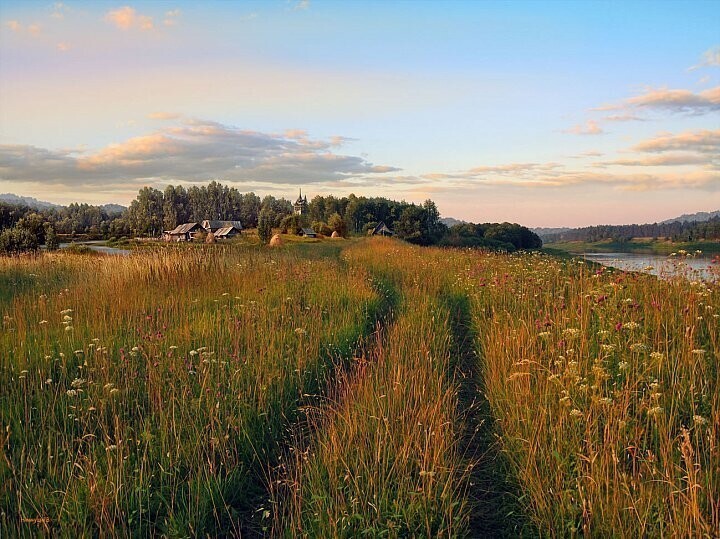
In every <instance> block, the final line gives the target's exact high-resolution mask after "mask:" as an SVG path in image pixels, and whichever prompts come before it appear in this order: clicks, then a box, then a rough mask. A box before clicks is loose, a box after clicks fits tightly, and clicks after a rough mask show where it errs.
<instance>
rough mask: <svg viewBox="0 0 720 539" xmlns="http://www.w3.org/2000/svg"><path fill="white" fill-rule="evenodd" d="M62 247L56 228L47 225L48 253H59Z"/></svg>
mask: <svg viewBox="0 0 720 539" xmlns="http://www.w3.org/2000/svg"><path fill="white" fill-rule="evenodd" d="M59 247H60V242H59V241H58V237H57V234H56V233H55V227H54V226H53V225H52V223H45V249H47V250H48V251H57V250H58V248H59Z"/></svg>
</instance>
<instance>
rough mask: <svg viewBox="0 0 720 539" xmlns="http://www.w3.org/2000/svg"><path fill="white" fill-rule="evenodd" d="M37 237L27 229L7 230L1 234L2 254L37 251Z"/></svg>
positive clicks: (0, 247)
mask: <svg viewBox="0 0 720 539" xmlns="http://www.w3.org/2000/svg"><path fill="white" fill-rule="evenodd" d="M38 245H39V244H38V240H37V236H35V235H33V233H32V232H30V231H29V230H28V229H26V228H18V227H14V228H6V229H5V230H3V231H2V232H0V253H2V254H7V255H12V254H19V253H24V252H28V251H37V249H38Z"/></svg>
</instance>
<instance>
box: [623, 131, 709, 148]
mask: <svg viewBox="0 0 720 539" xmlns="http://www.w3.org/2000/svg"><path fill="white" fill-rule="evenodd" d="M632 149H633V150H634V151H636V152H667V151H692V152H700V153H714V154H717V153H720V129H716V130H714V131H711V130H700V131H686V132H684V133H678V134H671V133H670V134H662V135H658V136H657V137H654V138H652V139H648V140H645V141H643V142H640V143H639V144H636V145H635V146H634V147H633V148H632Z"/></svg>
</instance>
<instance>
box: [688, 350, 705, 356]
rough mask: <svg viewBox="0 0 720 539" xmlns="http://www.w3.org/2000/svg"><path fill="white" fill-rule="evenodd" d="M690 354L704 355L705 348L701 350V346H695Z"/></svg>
mask: <svg viewBox="0 0 720 539" xmlns="http://www.w3.org/2000/svg"><path fill="white" fill-rule="evenodd" d="M691 354H692V355H694V356H698V357H703V356H704V355H705V350H703V349H702V348H697V349H695V350H693V351H692V352H691Z"/></svg>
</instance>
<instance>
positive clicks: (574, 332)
mask: <svg viewBox="0 0 720 539" xmlns="http://www.w3.org/2000/svg"><path fill="white" fill-rule="evenodd" d="M579 334H580V330H579V329H577V328H567V329H566V330H565V331H563V335H567V336H568V337H577V336H578V335H579Z"/></svg>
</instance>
